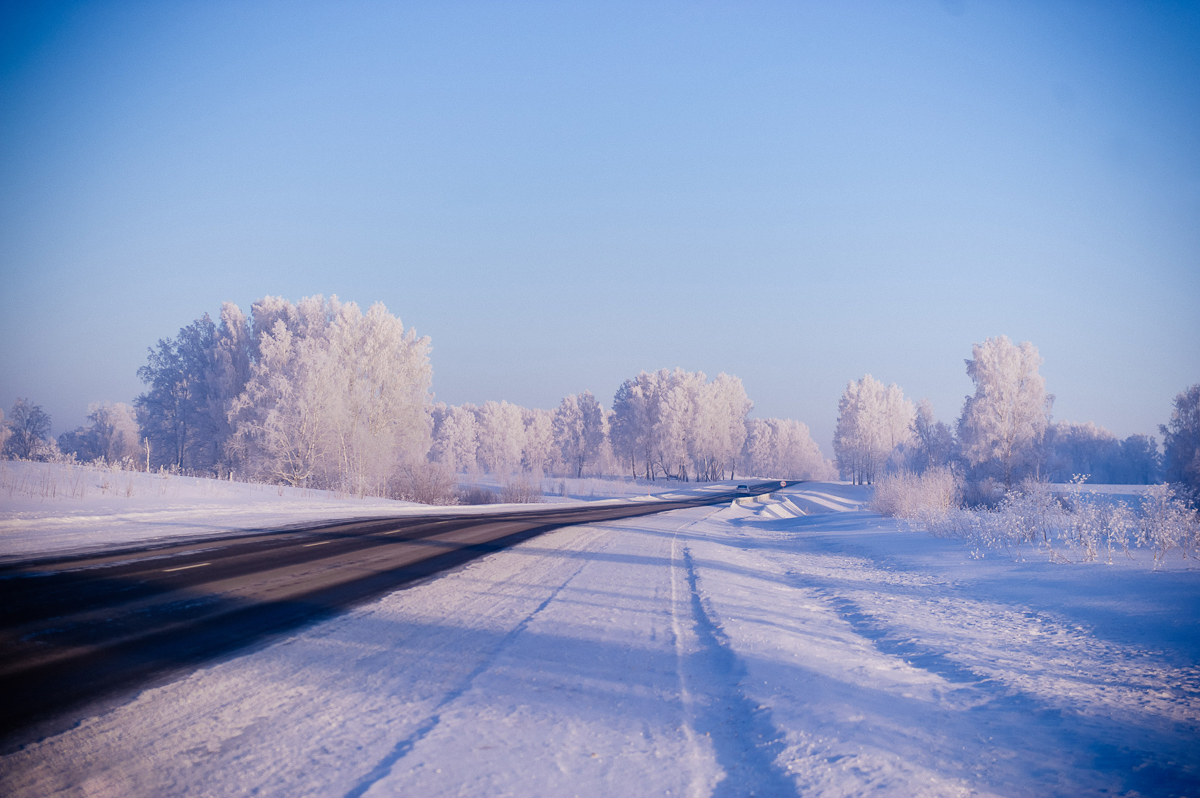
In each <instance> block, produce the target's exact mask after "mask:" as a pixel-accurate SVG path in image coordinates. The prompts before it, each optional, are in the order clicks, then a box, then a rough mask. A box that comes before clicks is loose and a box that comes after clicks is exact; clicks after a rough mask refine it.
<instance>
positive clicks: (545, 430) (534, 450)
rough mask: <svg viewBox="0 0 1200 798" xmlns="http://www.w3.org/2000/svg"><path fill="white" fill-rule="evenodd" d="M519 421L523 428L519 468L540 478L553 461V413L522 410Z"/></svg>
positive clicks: (530, 409) (528, 409)
mask: <svg viewBox="0 0 1200 798" xmlns="http://www.w3.org/2000/svg"><path fill="white" fill-rule="evenodd" d="M521 420H522V422H523V424H524V426H525V438H524V440H525V447H524V449H523V450H522V452H521V466H522V467H523V468H524V469H525V470H526V471H528V472H530V473H531V474H534V475H536V476H541V475H543V474H545V473H546V471H547V470H548V469H549V467H550V463H551V462H552V461H553V459H554V413H553V412H552V411H550V410H542V409H541V408H536V407H534V408H522V409H521Z"/></svg>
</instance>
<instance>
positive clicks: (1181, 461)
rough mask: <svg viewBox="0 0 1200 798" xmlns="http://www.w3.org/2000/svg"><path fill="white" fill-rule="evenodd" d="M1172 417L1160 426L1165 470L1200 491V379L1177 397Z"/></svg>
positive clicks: (1167, 475) (1166, 473) (1194, 489)
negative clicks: (1199, 381)
mask: <svg viewBox="0 0 1200 798" xmlns="http://www.w3.org/2000/svg"><path fill="white" fill-rule="evenodd" d="M1174 404H1175V409H1174V410H1172V411H1171V420H1170V421H1168V422H1167V423H1166V424H1165V425H1162V426H1160V427H1159V431H1160V432H1161V433H1162V435H1163V470H1164V472H1165V475H1166V478H1167V480H1168V481H1170V482H1179V483H1182V484H1184V485H1186V486H1187V487H1188V488H1190V489H1191V490H1192V491H1195V492H1197V494H1198V495H1200V383H1197V384H1196V385H1193V386H1192V387H1190V388H1188V389H1187V390H1186V391H1184V392H1183V393H1181V394H1179V395H1178V396H1176V397H1175V403H1174Z"/></svg>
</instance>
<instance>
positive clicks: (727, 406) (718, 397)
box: [688, 373, 754, 481]
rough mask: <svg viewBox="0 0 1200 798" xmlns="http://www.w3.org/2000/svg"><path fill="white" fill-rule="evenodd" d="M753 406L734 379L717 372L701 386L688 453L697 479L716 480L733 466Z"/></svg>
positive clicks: (723, 476)
mask: <svg viewBox="0 0 1200 798" xmlns="http://www.w3.org/2000/svg"><path fill="white" fill-rule="evenodd" d="M753 407H754V403H753V402H751V401H750V397H748V396H746V389H745V388H744V387H743V386H742V381H741V380H740V379H738V378H737V377H731V376H730V375H728V374H725V373H721V374H718V375H717V378H716V379H715V380H713V381H712V382H711V383H708V384H707V385H701V386H700V387H699V389H698V391H697V395H696V400H695V414H694V416H693V418H692V430H691V432H690V434H689V435H688V443H689V454H690V456H691V460H692V463H693V464H694V468H695V471H696V477H697V479H704V480H710V481H711V480H720V479H724V478H725V472H726V471H728V472H729V474H730V478H731V479H732V478H733V472H734V467H735V465H736V463H737V460H738V457H739V455H740V454H741V452H742V445H743V444H744V443H745V441H746V416H747V415H748V414H749V413H750V410H751V409H752V408H753Z"/></svg>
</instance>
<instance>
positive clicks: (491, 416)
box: [475, 402, 525, 476]
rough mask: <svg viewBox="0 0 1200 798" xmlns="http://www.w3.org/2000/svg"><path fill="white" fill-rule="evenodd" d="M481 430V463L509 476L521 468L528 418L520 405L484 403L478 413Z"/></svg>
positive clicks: (489, 469) (479, 456) (487, 469)
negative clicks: (526, 419)
mask: <svg viewBox="0 0 1200 798" xmlns="http://www.w3.org/2000/svg"><path fill="white" fill-rule="evenodd" d="M475 423H476V424H477V425H478V430H479V448H478V450H477V457H478V458H479V465H480V466H482V467H483V469H484V470H485V471H487V472H489V473H492V474H500V475H501V476H507V475H509V474H512V473H514V472H516V471H519V470H520V469H521V454H522V452H523V451H524V449H525V420H524V418H523V417H522V415H521V407H520V406H519V405H514V404H512V403H510V402H485V403H484V404H483V406H482V407H480V408H479V409H478V411H477V412H476V415H475Z"/></svg>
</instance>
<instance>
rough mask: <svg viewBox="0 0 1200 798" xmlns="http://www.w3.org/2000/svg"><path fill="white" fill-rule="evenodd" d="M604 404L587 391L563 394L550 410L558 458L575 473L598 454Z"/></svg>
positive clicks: (603, 436)
mask: <svg viewBox="0 0 1200 798" xmlns="http://www.w3.org/2000/svg"><path fill="white" fill-rule="evenodd" d="M604 422H605V417H604V408H602V407H601V406H600V403H599V402H597V401H596V397H595V396H593V395H592V392H591V391H584V392H583V393H581V394H571V395H569V396H566V397H564V398H563V400H562V403H561V404H559V406H558V409H557V410H555V411H554V419H553V431H554V445H555V448H557V450H558V453H559V458H560V459H561V460H562V462H563V464H564V465H565V466H566V467H567V469H568V470H569V471H570V472H571V473H573V474H574V475H575V476H576V477H580V476H583V469H584V466H586V465H588V464H589V463H594V462H596V461H597V460H599V458H600V447H601V446H602V445H603V443H604V438H605V424H604Z"/></svg>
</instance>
